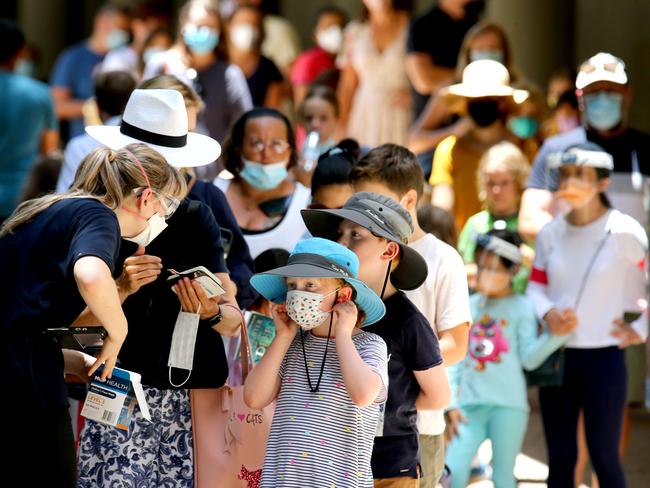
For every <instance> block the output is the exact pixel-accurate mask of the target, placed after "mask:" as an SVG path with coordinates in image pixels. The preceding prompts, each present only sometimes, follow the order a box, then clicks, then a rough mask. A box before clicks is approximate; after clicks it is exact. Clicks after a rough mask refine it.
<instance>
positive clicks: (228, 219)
mask: <svg viewBox="0 0 650 488" xmlns="http://www.w3.org/2000/svg"><path fill="white" fill-rule="evenodd" d="M188 198H190V199H192V200H199V201H201V202H203V203H205V204H206V205H207V206H208V207H210V208H211V209H212V213H213V214H214V218H215V219H216V220H217V224H219V227H221V229H222V237H224V235H226V234H228V236H227V240H228V241H230V242H229V244H230V245H229V247H228V250H227V257H226V264H227V265H228V270H229V272H230V278H231V279H232V280H233V281H234V282H235V284H236V285H237V303H238V304H239V306H240V307H241V308H242V309H244V308H247V307H248V306H249V305H250V304H251V303H253V302H254V301H255V299H256V298H257V292H256V291H255V289H254V288H253V287H252V286H251V284H250V279H251V276H253V274H254V273H255V265H254V264H253V258H252V257H251V253H250V251H249V250H248V244H246V240H244V235H243V234H242V232H241V229H240V228H239V225H238V224H237V220H236V219H235V216H234V215H233V213H232V210H231V209H230V205H228V200H226V196H225V195H224V194H223V192H222V191H221V190H220V189H219V188H217V187H216V186H215V185H213V184H212V183H209V182H207V181H201V180H197V181H196V182H195V183H194V185H193V186H192V188H191V189H190V193H189V195H188ZM223 229H227V232H224V231H223Z"/></svg>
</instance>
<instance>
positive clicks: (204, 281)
mask: <svg viewBox="0 0 650 488" xmlns="http://www.w3.org/2000/svg"><path fill="white" fill-rule="evenodd" d="M168 271H169V272H170V273H172V275H171V276H170V277H169V278H167V283H169V284H170V285H172V286H173V285H174V284H176V282H177V281H178V280H180V279H181V278H189V279H190V280H196V281H197V282H198V283H199V284H200V285H201V288H203V291H205V294H206V295H207V296H208V298H212V297H216V296H219V295H223V294H224V293H226V290H225V289H224V287H223V285H222V283H221V280H220V279H219V278H217V277H216V276H215V275H214V274H213V273H211V272H210V271H208V269H207V268H205V267H204V266H197V267H196V268H191V269H188V270H185V271H182V272H178V271H175V270H173V269H170V270H168Z"/></svg>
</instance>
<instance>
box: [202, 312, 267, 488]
mask: <svg viewBox="0 0 650 488" xmlns="http://www.w3.org/2000/svg"><path fill="white" fill-rule="evenodd" d="M243 324H244V325H243V326H242V328H241V344H240V358H241V371H242V381H241V384H237V385H233V383H234V382H233V381H232V380H229V381H228V383H227V384H226V385H225V386H223V387H221V388H218V389H194V390H191V391H190V399H191V404H192V431H193V437H194V484H195V486H196V488H256V487H258V486H259V483H260V478H261V475H262V465H263V464H264V452H265V451H266V443H267V440H268V436H269V431H270V429H271V421H272V419H273V409H274V406H275V402H274V403H272V404H270V405H269V406H267V407H266V408H264V409H262V410H254V409H251V408H248V407H247V406H246V404H245V403H244V386H243V382H244V380H246V376H247V375H248V372H249V371H250V370H251V369H252V367H253V364H252V360H251V357H252V356H251V352H250V343H249V339H248V330H247V327H246V323H245V322H243ZM231 378H232V376H231Z"/></svg>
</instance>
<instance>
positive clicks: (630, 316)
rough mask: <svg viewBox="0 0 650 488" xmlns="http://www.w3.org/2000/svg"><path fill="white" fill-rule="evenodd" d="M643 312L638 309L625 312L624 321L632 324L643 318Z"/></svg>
mask: <svg viewBox="0 0 650 488" xmlns="http://www.w3.org/2000/svg"><path fill="white" fill-rule="evenodd" d="M642 314H643V312H638V311H636V312H631V311H629V310H628V311H627V312H623V322H625V323H626V324H631V323H632V322H636V321H637V320H639V319H640V318H641V315H642Z"/></svg>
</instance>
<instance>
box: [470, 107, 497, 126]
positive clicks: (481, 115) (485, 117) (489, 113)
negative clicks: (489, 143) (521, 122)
mask: <svg viewBox="0 0 650 488" xmlns="http://www.w3.org/2000/svg"><path fill="white" fill-rule="evenodd" d="M467 111H468V112H469V116H470V117H471V118H472V120H473V121H474V123H476V125H478V126H479V127H487V126H488V125H492V124H493V123H494V122H496V121H497V119H498V118H499V117H500V116H501V112H500V110H499V102H498V101H496V100H473V101H471V102H467Z"/></svg>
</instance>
